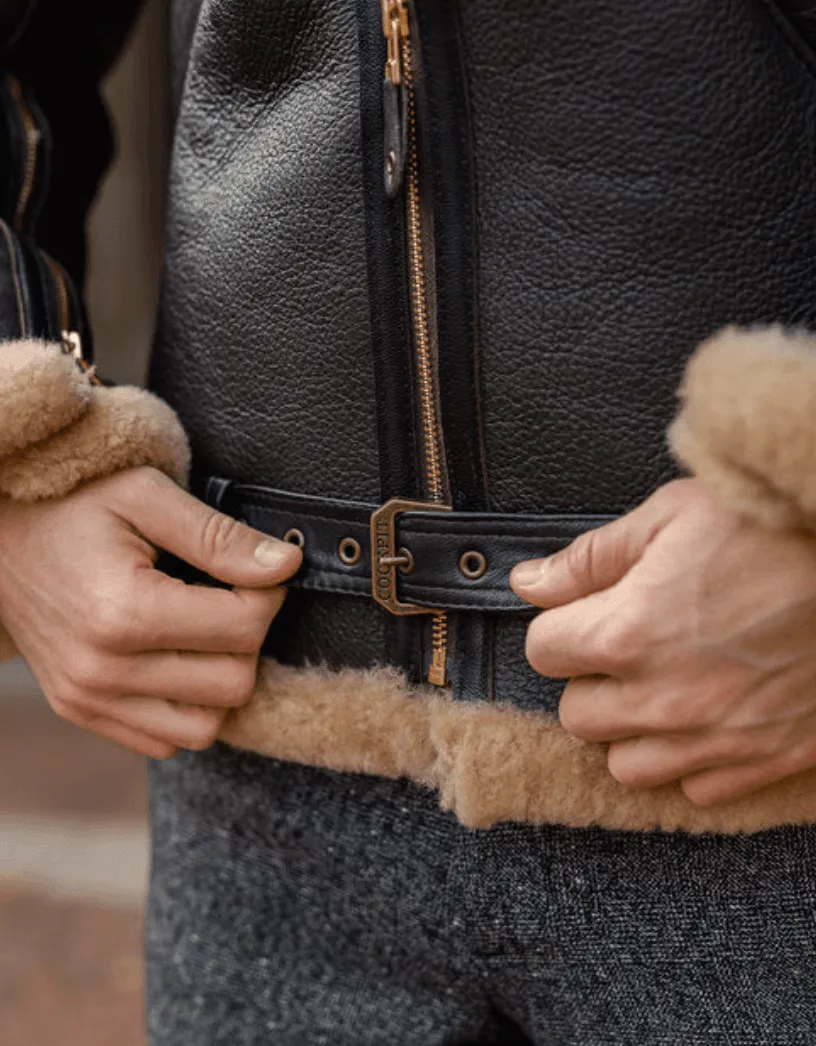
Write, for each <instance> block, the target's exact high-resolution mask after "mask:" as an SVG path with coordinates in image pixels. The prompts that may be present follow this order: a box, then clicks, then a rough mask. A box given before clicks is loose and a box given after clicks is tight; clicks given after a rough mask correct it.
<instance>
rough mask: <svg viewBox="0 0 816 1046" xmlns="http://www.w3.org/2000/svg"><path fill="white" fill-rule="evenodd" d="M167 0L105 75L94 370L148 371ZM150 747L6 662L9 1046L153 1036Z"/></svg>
mask: <svg viewBox="0 0 816 1046" xmlns="http://www.w3.org/2000/svg"><path fill="white" fill-rule="evenodd" d="M165 17H166V10H165V5H164V0H149V2H148V4H147V6H146V8H145V10H144V12H143V15H142V17H141V19H140V21H139V24H138V25H137V27H136V30H135V32H134V34H133V36H132V37H131V40H130V43H129V46H128V48H127V51H126V53H125V54H124V56H123V57H122V60H121V61H120V63H119V64H118V66H117V67H116V69H114V70H113V71H112V73H111V75H110V76H109V78H108V81H107V83H106V84H105V97H106V100H107V102H108V105H109V108H110V110H111V113H112V115H113V118H114V122H115V127H116V133H117V139H118V155H117V160H116V163H115V165H114V166H113V168H112V169H111V170H110V173H109V175H108V177H107V179H106V182H105V184H104V186H103V189H102V192H101V194H100V196H99V198H98V200H97V203H96V206H95V208H94V213H93V216H92V220H91V225H90V271H89V280H90V283H89V308H90V312H91V322H92V324H93V327H94V333H95V340H96V355H97V360H98V363H99V367H100V370H101V372H102V373H103V374H104V375H105V376H107V377H110V378H112V379H113V380H115V381H117V382H136V383H141V382H142V381H143V379H144V374H145V369H146V364H147V356H148V351H149V346H150V340H151V336H152V327H153V319H154V312H155V303H156V295H157V284H158V273H159V259H160V235H161V217H162V202H163V186H164V171H165V168H166V162H167V141H168V134H169V118H168V111H167V96H166V92H165V84H166V76H165V67H164V61H165V51H164V48H165V31H164V25H165ZM146 813H147V799H146V787H145V765H144V760H142V759H140V758H138V757H137V756H135V755H131V754H129V753H128V752H126V751H124V750H122V749H120V748H117V747H116V746H114V745H112V744H109V743H107V742H105V741H102V740H99V739H97V738H95V737H94V736H93V735H91V734H87V733H85V732H83V731H81V730H78V729H76V728H75V727H72V726H69V725H68V724H66V723H64V722H62V721H61V720H59V719H57V717H56V716H55V715H54V714H53V713H52V712H51V711H50V709H49V707H48V705H47V704H46V702H45V700H44V698H43V697H42V695H41V694H40V692H39V690H38V688H37V684H36V682H35V681H34V680H33V679H32V677H31V675H30V674H29V673H28V671H27V670H26V667H25V665H24V664H23V663H21V662H16V663H13V664H10V665H2V666H0V1046H12V1044H15V1046H16V1044H26V1046H80V1044H81V1046H144V1033H143V1030H142V1025H143V1017H142V1008H143V970H142V926H141V923H142V918H141V909H142V905H143V901H144V891H145V882H146V875H147V861H148V842H147V828H146Z"/></svg>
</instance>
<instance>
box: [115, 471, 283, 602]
mask: <svg viewBox="0 0 816 1046" xmlns="http://www.w3.org/2000/svg"><path fill="white" fill-rule="evenodd" d="M150 472H151V474H150V476H149V477H148V478H146V482H147V484H148V487H149V491H148V493H149V496H145V490H144V487H143V486H142V484H141V483H136V484H133V485H132V486H129V487H128V490H127V493H126V494H125V497H124V504H122V505H121V506H120V509H119V514H120V515H121V516H122V518H124V519H125V521H126V522H128V523H130V524H131V525H132V526H134V527H135V528H136V529H137V530H138V531H139V533H140V534H141V535H142V536H143V537H144V538H146V539H147V540H148V541H149V542H150V543H151V544H152V545H156V546H157V547H158V548H162V549H165V551H167V552H171V553H172V554H173V555H175V556H178V557H179V559H183V560H184V561H185V562H187V563H190V564H192V566H194V567H198V568H199V570H203V571H205V573H207V574H210V575H212V577H215V578H218V580H219V581H225V582H226V583H227V584H229V585H239V586H241V587H242V588H266V587H269V586H273V585H278V584H280V583H281V582H282V581H285V580H287V578H290V577H291V576H292V575H293V574H294V573H295V572H296V571H297V569H298V568H299V566H300V564H301V560H302V553H301V551H300V549H299V548H298V547H297V546H296V545H293V544H291V543H290V542H288V541H280V540H279V539H278V538H274V537H270V536H269V535H268V534H263V533H262V532H261V531H259V530H255V529H253V528H252V527H250V526H248V525H247V524H246V523H242V522H241V521H240V520H237V519H234V518H233V517H232V516H228V515H226V514H225V513H223V512H218V511H217V510H216V509H213V508H210V506H209V505H206V504H205V503H204V502H203V501H199V500H198V498H196V497H193V495H192V494H189V493H188V492H187V491H186V490H183V489H182V488H181V487H179V486H178V485H177V484H176V483H174V482H173V480H171V479H170V478H169V477H168V476H165V475H164V474H163V473H160V472H158V471H157V470H156V471H154V470H150ZM120 500H121V499H120Z"/></svg>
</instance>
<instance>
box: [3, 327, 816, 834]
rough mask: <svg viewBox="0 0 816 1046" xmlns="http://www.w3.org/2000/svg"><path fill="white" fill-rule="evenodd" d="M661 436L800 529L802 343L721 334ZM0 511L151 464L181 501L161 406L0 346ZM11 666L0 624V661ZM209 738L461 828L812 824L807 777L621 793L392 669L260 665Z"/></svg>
mask: <svg viewBox="0 0 816 1046" xmlns="http://www.w3.org/2000/svg"><path fill="white" fill-rule="evenodd" d="M678 394H679V398H680V402H681V409H680V411H679V413H678V416H677V418H676V419H675V421H674V422H673V423H672V425H671V426H670V428H669V430H668V434H667V435H668V441H669V446H670V447H671V449H672V451H673V453H674V455H675V457H676V458H677V459H678V460H679V461H680V462H681V463H682V464H683V465H685V466H686V467H687V468H688V469H689V470H690V471H692V472H694V473H695V474H696V475H698V476H699V478H700V479H701V481H703V482H704V483H706V484H707V485H708V486H709V487H710V489H711V490H712V491H713V493H714V494H715V495H716V496H718V497H720V498H721V500H722V501H723V502H724V503H725V504H727V505H729V506H730V507H732V508H734V509H736V510H738V511H740V512H742V513H743V514H744V515H745V516H746V517H749V518H751V519H753V520H755V521H757V522H759V523H761V524H762V525H765V526H769V527H775V528H792V527H806V528H808V529H811V530H812V529H814V521H816V469H815V468H814V466H813V461H814V454H813V448H814V446H816V339H814V337H813V336H810V335H808V334H806V333H805V332H801V331H786V330H784V329H782V328H780V327H769V328H756V329H753V330H742V329H739V328H736V327H730V328H727V329H726V330H724V331H722V332H721V333H720V334H718V335H716V336H715V337H714V338H712V339H710V340H709V341H708V342H705V343H704V344H703V345H701V346H700V347H699V348H698V349H697V351H696V352H695V353H694V354H693V355H692V357H691V359H690V360H689V363H688V366H687V368H686V371H685V375H684V379H683V383H682V384H681V386H680V389H679V390H678ZM0 419H2V420H1V421H0V498H2V497H7V498H14V499H17V500H21V501H34V500H39V499H43V498H55V497H62V496H64V495H66V494H68V493H69V492H70V491H71V490H73V489H74V488H76V487H77V486H79V485H80V484H82V483H85V482H87V481H89V480H91V479H94V478H98V477H101V476H105V475H109V474H111V473H113V472H116V471H119V470H121V469H125V468H132V467H136V466H139V465H152V466H154V467H155V468H159V469H161V470H162V471H164V472H166V473H167V474H168V475H169V476H171V477H172V478H173V479H175V480H176V481H177V482H178V483H180V484H181V485H182V486H187V483H188V476H189V465H190V451H189V446H188V442H187V437H186V434H185V433H184V430H183V428H182V426H181V424H180V422H179V420H178V418H177V417H176V415H175V413H174V412H173V410H172V409H171V408H170V406H169V405H168V404H166V403H164V402H163V401H162V400H161V399H159V398H158V397H157V396H155V395H153V394H152V393H150V392H147V391H145V390H143V389H138V388H134V387H131V386H115V387H108V386H104V385H95V384H92V383H91V381H90V372H88V371H82V370H80V368H78V367H77V366H76V365H75V364H74V362H73V361H72V360H71V359H70V358H69V357H67V356H66V355H65V353H64V352H63V351H62V349H61V347H60V346H59V345H55V344H50V343H45V342H37V341H18V342H8V343H5V344H2V345H0ZM16 653H17V651H16V649H15V647H14V644H13V642H12V640H11V638H10V636H9V635H8V634H7V633H6V632H5V631H4V630H3V629H2V628H1V627H0V660H8V659H9V658H11V657H14V656H15V655H16ZM221 739H222V740H223V741H225V742H227V743H229V744H231V745H234V746H236V747H239V748H245V749H251V750H254V751H257V752H260V753H263V754H265V755H267V756H271V757H275V758H278V759H283V760H290V761H295V762H301V763H307V764H312V765H315V766H321V767H326V768H329V769H333V770H338V771H347V772H358V773H368V774H378V775H382V776H386V777H392V778H408V779H410V780H412V781H415V782H417V783H418V784H421V785H424V786H426V787H429V788H435V789H437V790H438V792H439V794H440V797H441V802H442V805H443V806H444V807H445V808H447V809H449V810H452V811H453V812H454V813H455V814H456V816H457V817H458V818H459V819H460V820H461V821H462V822H463V823H464V824H465V825H468V826H470V827H474V828H477V827H488V826H490V825H493V824H496V823H498V822H500V821H508V820H509V821H526V822H529V823H533V824H543V823H557V824H565V825H571V826H574V827H586V826H590V825H598V826H602V827H606V828H615V829H634V830H650V829H662V830H667V831H669V830H678V829H684V830H686V831H689V832H720V833H734V832H754V831H759V830H761V829H764V828H770V827H772V826H775V825H782V824H795V823H806V822H816V769H813V770H809V771H807V772H805V773H801V774H798V775H796V776H794V777H789V778H786V779H785V780H783V781H780V782H777V783H776V784H773V785H771V786H768V787H766V788H764V789H763V790H762V791H761V792H757V793H755V794H754V795H752V796H749V797H746V798H743V799H740V800H736V801H734V802H730V803H726V804H720V805H717V806H713V807H708V808H702V807H697V806H695V805H694V804H692V803H691V802H690V801H689V800H688V799H686V797H685V796H684V794H683V793H682V791H681V789H680V788H679V786H678V785H668V786H664V787H661V788H654V789H634V788H629V787H625V786H623V785H621V784H619V783H618V782H617V781H615V780H614V778H612V776H611V775H610V774H609V772H608V770H607V767H606V747H605V746H603V745H594V744H588V743H585V742H582V741H579V740H578V739H576V738H574V737H572V736H571V735H568V734H567V733H566V732H565V731H564V730H563V729H562V728H561V727H560V726H559V724H558V722H557V721H556V720H555V719H553V718H552V717H550V716H547V715H545V714H543V713H537V712H528V711H521V710H519V709H515V708H513V707H511V706H505V705H501V704H489V703H470V702H468V703H465V702H455V701H453V700H451V699H450V698H446V697H444V696H440V693H439V691H438V690H436V689H435V688H433V689H430V688H422V687H417V688H410V687H409V686H408V685H407V684H406V682H405V680H404V678H403V677H402V676H401V675H400V674H399V673H397V672H396V671H394V670H391V669H388V668H376V669H371V670H368V671H360V670H351V669H344V670H341V671H335V672H330V671H328V670H325V669H322V668H314V667H303V668H292V667H287V666H283V665H279V664H277V663H276V662H274V661H272V660H269V659H261V661H260V664H259V671H258V680H257V686H256V690H255V693H254V695H253V698H252V700H251V701H250V703H249V704H248V705H247V706H246V707H244V708H242V709H240V710H238V711H235V712H233V713H231V714H230V715H229V717H228V718H227V720H226V722H225V725H224V728H223V731H222V734H221Z"/></svg>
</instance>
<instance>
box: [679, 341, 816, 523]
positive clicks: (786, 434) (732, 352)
mask: <svg viewBox="0 0 816 1046" xmlns="http://www.w3.org/2000/svg"><path fill="white" fill-rule="evenodd" d="M678 397H679V399H680V404H681V406H680V410H679V412H678V414H677V417H676V418H675V420H674V421H673V422H672V424H671V425H670V426H669V429H668V442H669V446H670V448H671V450H672V452H673V454H674V456H675V458H676V459H677V460H678V461H679V462H680V464H681V465H683V466H685V467H686V468H687V469H689V470H690V471H691V472H692V473H694V474H695V475H696V476H697V477H698V478H699V479H700V480H701V481H702V482H703V483H705V484H706V486H707V487H708V488H709V489H710V490H712V491H713V493H714V494H715V496H717V497H718V498H719V499H720V500H721V501H723V502H724V503H725V504H727V505H728V506H729V507H731V508H733V509H735V510H736V511H738V512H740V513H741V514H742V515H743V516H745V517H747V518H749V519H752V520H754V521H755V522H757V523H760V524H762V525H763V526H767V527H770V528H773V529H794V528H800V527H805V528H808V529H814V528H816V336H814V335H811V334H808V333H806V332H804V331H801V330H789V329H785V328H783V327H781V326H773V327H756V328H750V329H748V328H740V327H733V326H732V327H727V328H725V330H723V331H721V332H720V333H719V334H716V335H715V336H714V337H713V338H710V339H709V340H708V341H705V342H703V343H702V344H701V345H700V346H699V347H698V348H697V349H696V351H695V352H694V353H693V354H692V356H691V357H690V359H689V361H688V363H687V365H686V369H685V373H684V375H683V380H682V382H681V384H680V387H679V389H678Z"/></svg>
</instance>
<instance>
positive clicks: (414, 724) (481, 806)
mask: <svg viewBox="0 0 816 1046" xmlns="http://www.w3.org/2000/svg"><path fill="white" fill-rule="evenodd" d="M221 740H223V741H226V742H227V743H228V744H231V745H234V746H235V747H238V748H245V749H250V750H253V751H256V752H260V753H262V754H264V755H267V756H271V757H273V758H276V759H282V760H286V761H291V762H298V763H306V764H309V765H312V766H322V767H326V768H327V769H330V770H339V771H345V772H359V773H367V774H378V775H381V776H384V777H392V778H399V777H404V778H408V779H410V780H412V781H415V782H417V783H419V784H422V785H425V786H428V787H432V788H436V789H438V791H439V793H440V796H441V801H442V805H443V807H444V808H445V809H448V810H451V811H453V813H454V814H456V816H457V817H458V819H459V820H460V821H461V822H462V823H463V824H464V825H466V826H468V827H470V828H488V827H490V826H491V825H494V824H497V823H498V822H500V821H525V822H527V823H530V824H563V825H568V826H571V827H574V828H586V827H589V826H591V825H597V826H600V827H604V828H615V829H629V830H638V831H649V830H653V829H661V830H664V831H676V830H677V829H684V830H686V831H688V832H694V833H700V832H718V833H728V834H732V833H744V832H756V831H760V830H761V829H764V828H770V827H772V826H775V825H781V824H796V823H808V822H814V821H816V770H808V771H807V772H805V773H802V774H798V775H796V776H795V777H789V778H787V779H785V780H784V781H779V782H777V783H775V784H773V785H771V786H769V787H767V788H765V789H764V790H763V791H761V792H757V793H756V794H754V795H752V796H747V797H745V798H743V799H740V800H737V801H734V802H731V803H724V804H720V805H718V806H714V807H708V808H703V807H699V806H695V805H694V804H693V803H692V802H690V801H689V800H688V799H687V798H686V797H685V795H684V794H683V792H682V791H681V789H680V787H679V785H677V784H673V785H666V786H663V787H660V788H651V789H635V788H627V787H625V786H624V785H621V784H619V783H618V782H617V781H616V780H615V779H614V778H613V777H612V776H611V774H610V773H609V771H608V770H607V767H606V746H604V745H598V744H588V743H586V742H584V741H579V740H578V739H577V738H574V737H572V736H571V735H570V734H567V733H566V731H565V730H563V729H562V728H561V727H560V726H559V725H558V723H557V721H556V720H554V719H552V718H551V717H549V716H545V715H542V714H540V713H533V712H525V711H521V710H518V709H515V708H512V707H510V706H507V705H498V704H488V703H486V702H485V703H464V702H456V701H452V700H450V699H446V698H443V697H440V696H438V694H437V692H436V691H435V690H432V689H431V688H426V687H415V688H411V687H409V686H408V685H407V684H406V682H405V680H404V679H403V677H402V676H400V675H399V674H398V673H396V672H394V671H392V670H390V669H371V670H368V671H363V670H353V669H344V670H343V671H340V672H330V671H328V670H325V669H320V668H289V667H287V666H284V665H280V664H277V663H276V662H274V661H272V660H271V659H263V660H262V661H261V664H260V668H259V672H258V682H257V686H256V690H255V693H254V695H253V697H252V700H251V701H250V703H249V704H248V705H246V706H245V707H244V708H242V709H239V710H237V711H235V712H233V713H231V714H230V716H229V717H228V719H227V721H226V723H225V725H224V728H223V730H222V733H221Z"/></svg>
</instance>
